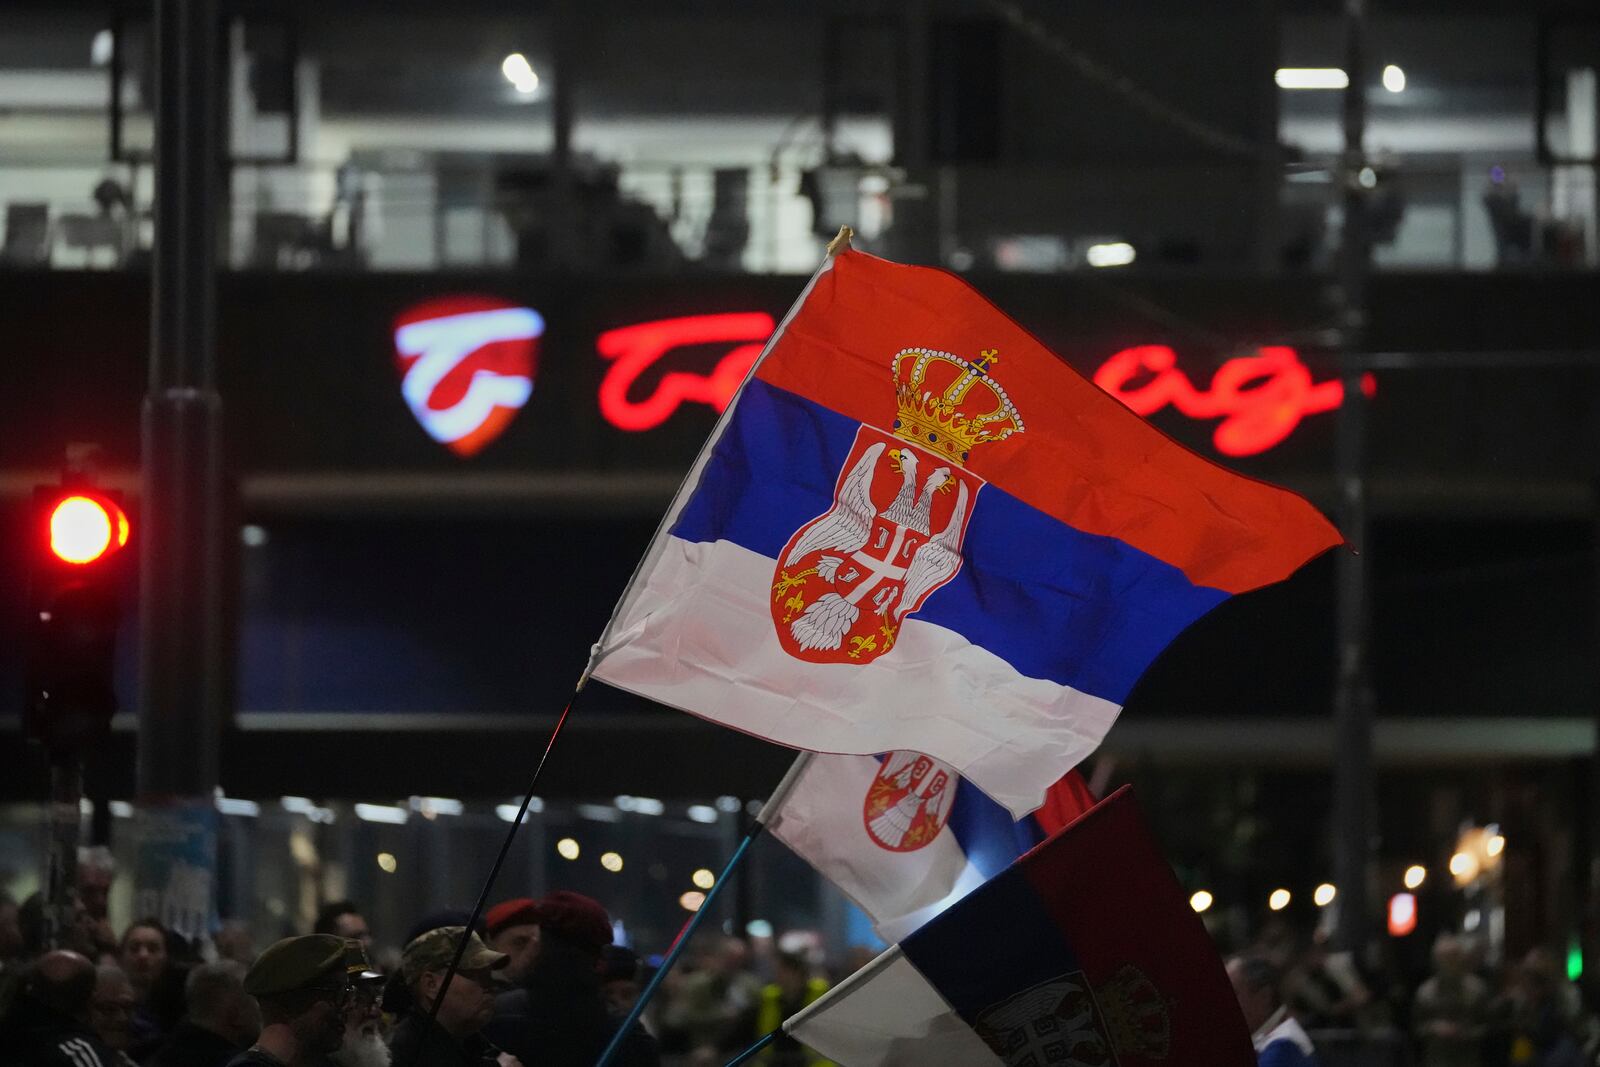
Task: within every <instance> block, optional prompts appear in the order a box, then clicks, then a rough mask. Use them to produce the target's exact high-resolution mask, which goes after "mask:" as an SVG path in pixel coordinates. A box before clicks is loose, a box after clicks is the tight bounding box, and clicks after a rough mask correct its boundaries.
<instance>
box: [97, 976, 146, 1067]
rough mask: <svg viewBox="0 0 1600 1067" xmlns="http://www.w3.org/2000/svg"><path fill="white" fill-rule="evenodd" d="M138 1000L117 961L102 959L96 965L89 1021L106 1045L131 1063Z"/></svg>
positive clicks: (124, 1060)
mask: <svg viewBox="0 0 1600 1067" xmlns="http://www.w3.org/2000/svg"><path fill="white" fill-rule="evenodd" d="M136 1005H137V1001H135V1000H134V997H133V985H132V984H131V983H130V982H129V981H128V976H127V975H125V974H123V973H122V968H121V967H118V966H117V965H116V964H114V963H102V964H101V965H100V966H99V967H97V968H95V981H94V996H93V997H91V998H90V1000H89V1023H90V1025H92V1026H93V1027H94V1032H95V1033H96V1034H97V1035H99V1037H100V1040H101V1041H104V1042H105V1044H106V1047H107V1048H110V1049H112V1050H113V1051H115V1052H116V1053H117V1054H118V1057H119V1059H120V1060H121V1061H122V1062H124V1063H130V1064H131V1063H132V1062H133V1060H132V1059H131V1058H130V1056H129V1053H130V1052H131V1051H132V1049H133V1010H134V1008H135V1006H136Z"/></svg>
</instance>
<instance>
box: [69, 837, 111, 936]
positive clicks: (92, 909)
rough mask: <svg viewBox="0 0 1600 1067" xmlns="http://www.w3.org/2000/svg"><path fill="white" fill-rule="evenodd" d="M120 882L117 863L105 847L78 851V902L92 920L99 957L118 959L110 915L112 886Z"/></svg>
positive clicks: (100, 846) (92, 846)
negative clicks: (115, 957)
mask: <svg viewBox="0 0 1600 1067" xmlns="http://www.w3.org/2000/svg"><path fill="white" fill-rule="evenodd" d="M116 878H117V861H116V860H115V859H114V858H113V857H112V855H111V850H110V849H109V848H106V847H105V846H104V845H87V846H84V847H83V848H80V849H78V876H77V888H78V900H79V902H80V903H81V904H82V905H83V910H84V911H85V912H86V913H87V914H88V917H89V919H90V922H89V929H90V933H91V936H93V938H94V947H95V951H96V953H98V954H100V955H102V956H109V955H115V954H116V951H117V935H116V934H115V933H114V932H112V929H111V920H110V918H109V912H110V908H111V884H112V883H113V882H114V881H116Z"/></svg>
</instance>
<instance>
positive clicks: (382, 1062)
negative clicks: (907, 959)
mask: <svg viewBox="0 0 1600 1067" xmlns="http://www.w3.org/2000/svg"><path fill="white" fill-rule="evenodd" d="M109 885H110V874H109V871H108V870H106V869H97V868H96V867H95V866H93V865H89V866H85V867H84V868H82V869H81V871H80V877H79V880H78V884H77V892H76V894H75V896H74V899H73V902H72V909H71V918H70V921H69V922H67V923H66V924H65V926H64V928H63V929H60V930H58V931H56V933H55V936H54V937H53V938H52V937H49V936H48V935H47V932H46V923H45V918H46V915H45V909H44V906H43V903H42V901H41V900H40V899H39V898H38V897H37V896H35V897H33V898H30V899H29V900H28V901H26V902H24V903H23V904H21V905H20V906H19V905H18V904H16V903H15V902H13V901H11V900H9V899H6V898H3V897H0V1065H5V1067H9V1065H12V1064H16V1065H18V1067H134V1065H139V1067H229V1065H231V1067H389V1065H395V1067H519V1065H520V1067H593V1065H594V1064H595V1063H596V1062H597V1060H598V1059H599V1057H600V1054H601V1052H602V1050H604V1049H605V1048H606V1047H607V1046H608V1045H609V1044H610V1043H611V1042H612V1040H613V1038H615V1037H616V1036H617V1035H618V1034H619V1032H620V1033H621V1037H620V1040H619V1045H618V1050H617V1054H616V1056H615V1059H614V1060H613V1061H612V1062H613V1063H615V1064H617V1065H618V1067H713V1065H718V1064H722V1063H725V1062H727V1061H728V1060H729V1059H730V1058H731V1057H732V1056H734V1055H735V1054H737V1053H738V1052H740V1051H742V1050H743V1049H745V1048H746V1047H748V1046H749V1045H750V1043H751V1042H752V1041H753V1040H755V1039H756V1038H757V1037H759V1036H761V1035H764V1034H767V1033H770V1032H772V1031H775V1030H777V1029H778V1028H779V1025H780V1024H781V1022H782V1021H783V1020H784V1019H786V1018H788V1017H789V1016H791V1015H793V1014H795V1013H796V1012H798V1011H799V1010H800V1009H801V1008H803V1007H805V1006H806V1005H808V1004H810V1003H812V1002H814V1001H815V1000H816V999H817V998H818V997H820V996H821V995H822V994H823V993H825V992H826V991H827V990H828V988H829V977H830V976H829V974H828V973H827V968H826V967H825V965H824V961H822V960H820V959H818V958H816V956H815V955H814V954H805V953H795V952H784V951H779V950H778V949H777V947H776V946H774V944H773V943H772V941H771V940H770V939H759V940H756V941H755V942H754V944H753V945H752V943H748V942H746V941H744V940H741V939H738V938H733V937H725V936H722V935H712V936H710V937H708V938H706V939H704V940H703V941H698V942H696V943H695V944H694V945H693V947H692V948H691V950H690V952H689V953H687V954H686V956H685V958H684V960H683V962H681V963H680V964H679V966H678V967H677V968H675V969H674V970H673V971H672V972H670V973H669V974H668V975H667V976H666V979H665V980H664V981H663V983H662V985H661V988H660V991H659V993H658V994H657V996H656V997H655V999H654V1000H653V1001H652V1002H651V1004H650V1007H649V1011H647V1012H646V1013H645V1014H644V1016H643V1019H642V1021H641V1022H639V1023H635V1024H632V1025H630V1026H629V1027H628V1029H627V1030H626V1031H623V1030H622V1026H623V1023H624V1021H625V1019H626V1017H627V1015H628V1013H629V1011H630V1009H631V1008H632V1007H633V1006H634V1004H635V1003H636V1001H637V999H638V997H639V996H640V993H641V991H642V989H643V987H644V984H645V982H646V981H647V979H648V977H649V974H650V970H649V967H648V965H647V964H646V963H645V962H644V961H642V960H641V959H640V958H639V957H638V956H637V955H635V954H634V953H633V952H632V951H631V950H629V949H628V948H625V947H623V946H621V945H616V944H613V943H612V937H613V925H612V921H611V916H610V915H609V914H608V913H607V911H606V909H605V907H603V906H602V905H601V904H600V903H599V902H598V901H596V900H593V899H591V898H589V897H586V896H583V895H581V894H578V893H573V892H568V891H565V890H556V891H554V892H551V893H548V894H546V895H545V896H543V897H541V898H538V899H534V898H531V897H518V898H513V899H509V900H505V901H502V902H500V903H498V904H496V905H494V906H493V907H491V908H489V909H488V910H487V911H486V912H485V914H484V915H483V916H482V917H481V918H480V920H479V921H478V923H477V924H476V926H475V927H474V929H473V930H472V931H471V932H470V933H468V932H467V931H466V923H467V921H468V919H469V915H468V914H467V913H466V912H465V911H443V912H438V913H435V914H431V915H427V916H423V917H421V918H420V919H418V920H417V922H416V923H415V924H414V925H413V926H412V928H411V929H409V930H406V931H384V934H385V936H384V938H383V943H384V944H393V945H402V946H404V947H403V948H402V949H401V950H400V952H399V953H398V956H397V957H391V955H390V954H385V955H384V958H383V963H384V964H385V966H383V967H379V966H376V965H375V964H374V956H373V950H372V946H373V943H374V937H373V931H372V929H371V927H370V926H369V924H368V922H367V920H366V917H365V916H364V914H363V912H362V909H361V908H360V907H359V906H358V905H356V904H355V903H353V902H349V901H341V902H336V903H333V904H330V905H328V906H326V907H324V908H323V909H322V911H321V913H320V914H319V915H318V917H317V919H316V921H315V923H314V924H313V927H312V929H311V931H310V932H309V933H305V934H301V935H298V936H294V937H289V938H286V939H283V940H280V941H277V942H275V943H274V944H272V945H270V946H267V947H266V948H265V949H264V950H262V951H260V952H258V951H257V950H256V948H255V944H254V939H253V938H252V936H251V932H250V930H249V929H248V927H246V926H244V925H243V924H241V923H238V922H228V923H224V924H222V926H221V927H220V928H219V929H218V930H217V931H216V932H215V934H214V935H213V936H212V937H211V938H210V939H209V940H208V941H207V942H206V943H205V944H204V945H203V946H201V945H196V944H193V943H191V942H189V941H187V940H185V939H184V938H181V937H178V936H177V935H176V934H175V933H174V932H173V931H170V930H168V929H165V928H164V927H163V926H162V925H161V923H160V922H158V921H156V920H155V919H150V918H145V919H139V920H136V921H135V922H133V923H131V924H129V925H128V926H127V927H126V928H125V929H123V930H122V931H121V932H120V935H118V934H115V933H114V931H113V930H112V928H111V926H110V923H109V920H108V918H107V914H106V903H107V899H108V889H109ZM464 933H465V934H466V941H465V945H464V946H463V945H462V938H463V934H464ZM753 947H754V951H753ZM458 948H460V951H461V956H460V960H459V962H458V965H457V966H456V968H455V970H454V977H453V978H452V979H451V981H450V982H449V983H448V984H446V983H445V976H446V973H447V971H449V970H450V969H451V963H452V959H453V958H454V956H455V954H456V952H457V950H458ZM1483 957H1484V954H1483V943H1482V942H1481V941H1479V940H1477V939H1472V938H1466V937H1462V936H1459V935H1451V934H1444V935H1441V936H1439V938H1438V939H1437V941H1436V942H1435V944H1434V948H1433V960H1432V973H1431V974H1429V975H1428V976H1427V977H1426V978H1425V979H1424V980H1422V981H1421V982H1420V984H1417V983H1415V982H1414V981H1413V982H1407V981H1404V980H1400V979H1398V978H1396V977H1395V976H1394V974H1393V971H1392V969H1386V968H1384V967H1383V966H1381V965H1380V963H1381V961H1375V960H1374V959H1373V958H1367V959H1364V960H1362V961H1357V960H1355V959H1353V958H1352V957H1351V956H1350V955H1349V954H1347V953H1337V952H1332V951H1329V949H1328V946H1327V945H1326V944H1325V943H1324V942H1323V941H1322V940H1321V939H1320V938H1316V937H1313V938H1311V939H1310V940H1309V941H1304V942H1302V941H1301V940H1299V939H1297V938H1296V937H1295V936H1294V935H1293V934H1292V933H1291V932H1290V931H1288V930H1287V928H1284V927H1281V926H1280V927H1276V928H1269V930H1268V931H1267V932H1266V933H1265V934H1264V935H1263V936H1262V937H1261V938H1260V939H1258V940H1257V942H1256V943H1255V944H1253V945H1252V946H1251V947H1250V948H1249V949H1248V950H1247V951H1245V952H1243V953H1241V954H1240V955H1237V956H1234V957H1232V958H1231V959H1230V960H1229V961H1228V975H1229V978H1230V979H1231V980H1232V983H1233V987H1234V991H1235V993H1236V995H1237V997H1238V999H1239V1004H1240V1007H1241V1009H1242V1011H1243V1014H1244V1017H1245V1021H1246V1023H1247V1024H1248V1026H1249V1027H1250V1029H1251V1030H1252V1031H1253V1032H1254V1039H1255V1044H1256V1048H1257V1050H1258V1057H1259V1062H1260V1064H1261V1065H1262V1067H1301V1065H1306V1064H1322V1065H1323V1067H1335V1065H1343V1064H1346V1063H1351V1064H1355V1063H1359V1064H1363V1065H1366V1064H1371V1065H1373V1067H1387V1065H1393V1067H1403V1065H1416V1067H1594V1065H1596V1064H1597V1063H1600V1021H1597V1020H1596V1018H1595V1016H1594V1015H1593V1014H1592V1013H1590V1012H1589V1011H1588V1010H1587V1008H1586V1006H1585V1004H1584V998H1583V997H1582V995H1581V994H1580V991H1579V989H1578V987H1577V986H1576V985H1575V984H1574V983H1572V982H1571V981H1569V980H1568V979H1567V976H1566V974H1565V971H1564V969H1563V967H1562V965H1561V961H1559V960H1557V959H1556V957H1555V956H1553V955H1552V954H1551V953H1549V952H1548V951H1546V950H1543V949H1535V950H1533V951H1532V952H1529V953H1528V954H1527V955H1525V956H1524V957H1522V958H1521V959H1519V960H1517V961H1515V962H1513V963H1511V964H1509V965H1507V966H1504V967H1491V966H1489V965H1488V964H1487V963H1486V961H1485V959H1484V958H1483ZM870 958H871V953H870V952H868V951H867V950H865V949H863V950H859V951H855V952H853V953H852V955H851V957H850V958H849V959H848V960H845V961H842V962H843V963H844V966H843V967H841V968H839V969H838V970H837V971H836V972H835V973H834V974H833V975H832V976H831V977H833V978H838V977H840V976H841V975H842V974H843V973H847V972H848V971H851V970H854V969H855V968H856V967H859V966H860V965H862V964H863V963H864V962H866V961H867V960H868V959H870ZM1386 976H1387V977H1386ZM760 1056H761V1058H760V1059H759V1060H758V1061H757V1062H758V1063H760V1064H763V1065H765V1067H830V1065H827V1064H826V1061H824V1060H823V1059H822V1058H821V1057H819V1056H817V1055H816V1054H815V1053H814V1052H811V1051H810V1050H808V1049H805V1048H804V1047H802V1046H800V1045H799V1044H798V1043H796V1042H794V1041H793V1040H792V1039H788V1038H780V1039H779V1040H778V1041H776V1042H775V1043H774V1044H772V1045H771V1046H770V1047H769V1048H767V1049H766V1050H765V1051H764V1052H762V1053H761V1054H760Z"/></svg>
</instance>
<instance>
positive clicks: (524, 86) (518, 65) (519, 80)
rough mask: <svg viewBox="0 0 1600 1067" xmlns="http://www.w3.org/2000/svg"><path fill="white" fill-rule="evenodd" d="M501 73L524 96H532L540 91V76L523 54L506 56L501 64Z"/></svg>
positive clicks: (513, 53) (516, 53)
mask: <svg viewBox="0 0 1600 1067" xmlns="http://www.w3.org/2000/svg"><path fill="white" fill-rule="evenodd" d="M500 73H501V74H504V75H505V76H506V81H508V82H510V83H511V87H512V88H513V89H515V90H516V91H517V92H519V93H521V94H522V95H523V96H532V95H533V94H534V93H536V92H538V91H539V75H538V74H536V73H534V70H533V65H532V64H531V63H529V62H528V57H527V56H525V55H523V54H522V53H521V52H512V53H511V54H510V55H509V56H506V58H505V59H504V60H503V61H502V62H501V63H500Z"/></svg>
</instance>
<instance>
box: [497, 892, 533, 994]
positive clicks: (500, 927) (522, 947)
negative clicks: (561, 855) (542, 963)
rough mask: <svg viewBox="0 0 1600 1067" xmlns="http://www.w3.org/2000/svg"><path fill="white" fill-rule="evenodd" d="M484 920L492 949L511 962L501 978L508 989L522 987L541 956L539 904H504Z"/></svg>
mask: <svg viewBox="0 0 1600 1067" xmlns="http://www.w3.org/2000/svg"><path fill="white" fill-rule="evenodd" d="M484 919H485V926H486V927H487V929H488V936H487V937H486V938H485V940H486V941H487V942H488V943H489V947H490V948H492V949H494V950H495V951H496V952H504V953H505V954H506V955H507V956H508V957H509V958H510V960H511V962H510V963H508V964H506V966H505V967H504V968H503V969H502V970H501V971H500V977H501V978H502V980H504V981H505V982H506V984H507V985H521V984H522V982H523V980H524V979H526V978H527V977H528V972H529V971H531V970H532V969H533V961H534V960H535V959H537V958H538V956H539V902H538V901H536V900H534V899H533V898H532V897H518V898H517V899H515V900H505V901H501V902H500V903H499V904H496V905H495V906H494V907H492V908H490V909H489V912H488V914H487V915H485V916H484Z"/></svg>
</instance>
